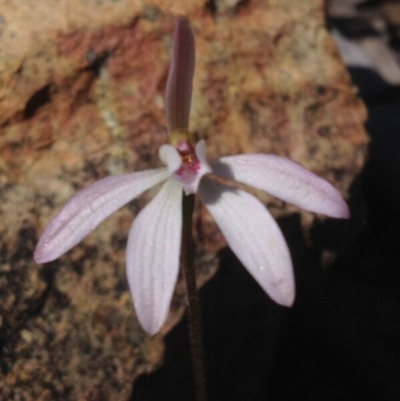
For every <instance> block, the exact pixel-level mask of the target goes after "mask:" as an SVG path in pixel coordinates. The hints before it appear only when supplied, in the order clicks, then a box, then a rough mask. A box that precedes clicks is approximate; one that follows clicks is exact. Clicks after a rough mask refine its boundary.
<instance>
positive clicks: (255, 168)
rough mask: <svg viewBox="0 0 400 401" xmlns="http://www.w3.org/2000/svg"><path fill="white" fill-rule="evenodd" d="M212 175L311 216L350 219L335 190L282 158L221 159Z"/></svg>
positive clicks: (244, 156)
mask: <svg viewBox="0 0 400 401" xmlns="http://www.w3.org/2000/svg"><path fill="white" fill-rule="evenodd" d="M213 171H214V172H215V174H217V175H220V176H222V177H224V178H229V179H234V180H236V181H240V182H242V183H244V184H248V185H251V186H253V187H255V188H258V189H261V190H263V191H265V192H268V193H269V194H271V195H274V196H276V197H277V198H280V199H282V200H284V201H285V202H289V203H292V204H294V205H296V206H298V207H300V208H302V209H305V210H309V211H311V212H315V213H322V214H325V215H327V216H330V217H336V218H348V217H349V216H350V212H349V208H348V206H347V204H346V202H345V201H344V200H343V198H342V195H341V194H340V193H339V191H338V190H337V189H336V188H334V187H333V186H332V185H331V184H329V182H328V181H326V180H324V179H322V178H320V177H318V176H317V175H315V174H314V173H312V172H311V171H309V170H307V169H305V168H304V167H302V166H300V165H299V164H297V163H294V162H292V161H291V160H289V159H285V158H283V157H279V156H275V155H264V154H246V155H236V156H228V157H222V158H221V159H219V161H218V163H215V164H214V165H213Z"/></svg>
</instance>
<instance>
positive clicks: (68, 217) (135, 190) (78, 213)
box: [34, 168, 169, 263]
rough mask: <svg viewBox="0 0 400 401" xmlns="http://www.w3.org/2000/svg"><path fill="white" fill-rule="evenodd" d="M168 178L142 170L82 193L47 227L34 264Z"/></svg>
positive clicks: (101, 182)
mask: <svg viewBox="0 0 400 401" xmlns="http://www.w3.org/2000/svg"><path fill="white" fill-rule="evenodd" d="M168 176H169V173H168V171H167V169H166V168H161V169H156V170H146V171H141V172H138V173H130V174H121V175H115V176H110V177H106V178H103V179H102V180H99V181H96V182H95V183H94V184H92V185H90V186H89V187H87V188H84V189H82V190H81V191H79V192H78V193H77V194H76V195H75V196H74V197H73V198H71V199H70V200H69V202H68V203H67V204H66V205H65V206H64V207H63V208H62V209H61V211H60V212H59V213H58V214H57V215H56V216H55V217H54V218H53V220H52V221H51V222H50V224H49V225H48V226H47V228H46V229H45V231H44V232H43V234H42V236H41V238H40V240H39V242H38V244H37V246H36V249H35V253H34V260H35V261H36V263H45V262H51V261H52V260H55V259H57V258H58V257H60V256H61V255H63V254H64V253H65V252H67V251H68V250H70V249H71V248H72V247H73V246H74V245H76V244H77V243H78V242H79V241H81V240H82V239H83V238H84V237H85V236H86V235H87V234H89V233H90V232H91V231H92V230H94V229H95V228H96V227H97V226H98V225H99V224H100V223H101V222H102V221H103V220H105V219H106V218H107V217H108V216H110V215H111V214H112V213H114V212H115V211H116V210H118V209H119V208H120V207H122V206H123V205H125V204H126V203H128V202H129V201H131V200H132V199H133V198H135V197H136V196H138V195H140V194H141V193H143V192H144V191H146V190H147V189H149V188H151V187H153V186H154V185H156V184H158V183H160V182H162V181H164V180H166V179H167V178H168Z"/></svg>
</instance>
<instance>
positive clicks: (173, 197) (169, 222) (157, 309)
mask: <svg viewBox="0 0 400 401" xmlns="http://www.w3.org/2000/svg"><path fill="white" fill-rule="evenodd" d="M181 236H182V185H181V184H180V183H178V182H177V181H175V180H173V179H169V180H168V181H167V182H166V183H165V184H164V186H163V187H162V188H161V190H160V192H159V193H158V194H157V196H156V197H155V198H154V199H153V200H152V201H151V202H150V203H149V204H148V205H147V206H146V207H145V208H144V209H143V210H142V211H141V212H140V213H139V215H138V216H137V218H136V219H135V221H134V223H133V225H132V228H131V230H130V232H129V238H128V247H127V256H126V266H127V275H128V282H129V286H130V289H131V292H132V297H133V304H134V306H135V310H136V315H137V317H138V319H139V322H140V323H141V325H142V327H143V328H144V330H146V332H147V333H149V334H151V335H153V334H155V333H157V331H158V330H159V329H160V328H161V326H162V324H163V323H164V321H165V319H166V318H167V314H168V311H169V306H170V303H171V298H172V294H173V291H174V288H175V284H176V280H177V277H178V272H179V258H180V255H179V251H180V246H181Z"/></svg>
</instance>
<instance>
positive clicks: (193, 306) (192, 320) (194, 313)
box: [181, 195, 207, 401]
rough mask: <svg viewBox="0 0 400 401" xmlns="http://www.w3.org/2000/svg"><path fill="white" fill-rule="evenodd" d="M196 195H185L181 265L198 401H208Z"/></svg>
mask: <svg viewBox="0 0 400 401" xmlns="http://www.w3.org/2000/svg"><path fill="white" fill-rule="evenodd" d="M193 208H194V195H188V196H187V195H183V224H182V255H181V263H182V267H183V273H184V276H185V281H186V288H187V295H188V302H189V305H188V311H187V317H188V325H189V338H190V349H191V354H192V361H193V373H194V382H195V390H196V400H197V401H207V390H206V378H205V367H204V353H203V342H202V333H201V310H200V302H199V295H198V291H197V286H196V267H195V264H194V258H195V248H194V241H193V234H192V217H193Z"/></svg>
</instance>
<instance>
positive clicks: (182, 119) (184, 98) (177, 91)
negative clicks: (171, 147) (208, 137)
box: [165, 17, 195, 132]
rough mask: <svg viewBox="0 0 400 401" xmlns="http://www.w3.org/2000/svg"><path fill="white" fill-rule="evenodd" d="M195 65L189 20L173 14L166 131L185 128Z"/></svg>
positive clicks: (166, 100) (166, 96)
mask: <svg viewBox="0 0 400 401" xmlns="http://www.w3.org/2000/svg"><path fill="white" fill-rule="evenodd" d="M194 66H195V46H194V36H193V32H192V29H191V27H190V25H189V22H188V21H187V20H186V18H184V17H177V18H176V22H175V31H174V39H173V50H172V63H171V67H170V70H169V74H168V80H167V88H166V93H165V113H166V116H167V127H168V131H169V132H172V131H174V130H187V129H188V127H189V112H190V104H191V100H192V85H193V75H194Z"/></svg>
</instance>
